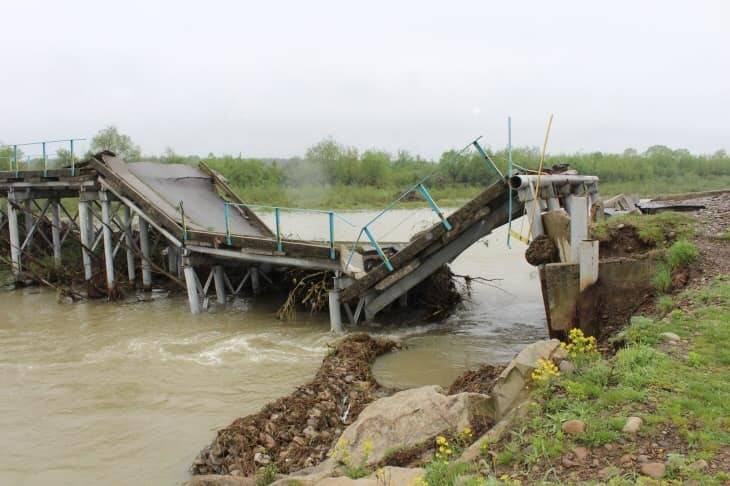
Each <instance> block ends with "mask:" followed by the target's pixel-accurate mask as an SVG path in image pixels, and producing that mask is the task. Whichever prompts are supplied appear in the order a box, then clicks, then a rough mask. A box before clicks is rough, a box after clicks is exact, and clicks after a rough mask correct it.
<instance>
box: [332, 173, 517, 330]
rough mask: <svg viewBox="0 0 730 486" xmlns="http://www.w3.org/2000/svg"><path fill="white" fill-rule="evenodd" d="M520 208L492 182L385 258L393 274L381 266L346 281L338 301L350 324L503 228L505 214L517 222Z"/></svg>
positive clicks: (505, 186) (503, 183)
mask: <svg viewBox="0 0 730 486" xmlns="http://www.w3.org/2000/svg"><path fill="white" fill-rule="evenodd" d="M510 199H512V201H510ZM523 210H524V204H523V203H522V202H521V201H520V200H519V199H518V198H516V192H514V191H511V190H510V188H509V185H508V184H507V182H506V181H505V180H499V181H497V182H496V183H494V184H493V185H492V186H490V187H488V188H487V189H486V190H485V191H483V192H482V193H481V194H479V195H478V196H476V197H475V198H474V199H472V200H471V201H469V202H468V203H466V204H465V205H464V206H462V207H461V208H459V209H458V210H456V211H455V212H454V213H453V214H451V215H450V216H448V218H446V221H447V222H448V223H449V224H448V225H446V224H443V222H440V223H437V224H435V225H434V226H432V227H431V228H430V229H428V230H426V231H424V232H422V233H420V234H419V235H417V237H416V238H414V239H413V240H412V241H411V242H410V243H409V244H408V245H407V246H405V247H404V248H402V249H401V250H400V251H398V252H397V253H396V254H395V255H393V256H392V257H390V258H389V259H388V262H389V263H390V266H391V268H392V270H391V268H388V265H387V263H386V262H383V263H381V264H380V265H378V266H377V267H375V268H373V269H371V270H370V271H369V272H367V273H366V274H365V275H364V276H362V277H361V278H359V279H356V280H345V282H344V285H345V288H344V289H343V290H342V291H341V293H340V299H341V302H343V303H344V305H345V310H346V312H347V314H348V317H349V318H350V320H351V321H352V322H353V323H357V322H358V321H359V319H360V317H361V315H362V314H363V313H364V315H365V319H367V320H370V319H372V318H373V317H374V316H375V315H376V314H377V313H378V312H380V311H381V310H383V309H384V308H385V307H387V306H388V305H390V304H391V303H393V302H394V301H395V300H397V299H398V298H400V297H401V296H403V295H405V294H406V293H407V292H408V291H409V290H410V289H412V288H413V287H415V286H416V285H418V284H419V283H420V282H422V281H423V280H425V279H426V278H428V277H429V276H430V275H432V274H433V273H435V272H437V271H438V270H439V268H441V267H442V266H443V265H445V264H447V263H450V262H452V261H453V260H454V259H455V258H456V257H457V256H459V255H460V254H461V253H462V252H464V251H465V250H466V249H467V248H469V247H470V246H471V245H473V244H474V243H476V242H477V241H478V240H479V239H481V238H483V237H485V236H487V235H488V234H489V233H491V232H492V230H494V229H495V228H497V227H499V226H502V225H504V224H506V223H507V222H508V221H509V220H510V212H511V213H512V217H513V218H516V217H519V216H521V215H522V213H523ZM447 227H450V229H447ZM351 305H354V306H355V308H354V310H353V308H352V306H351Z"/></svg>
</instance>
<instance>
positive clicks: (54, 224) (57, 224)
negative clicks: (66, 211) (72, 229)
mask: <svg viewBox="0 0 730 486" xmlns="http://www.w3.org/2000/svg"><path fill="white" fill-rule="evenodd" d="M51 240H52V241H53V262H54V263H55V264H56V266H61V202H60V201H59V200H58V199H53V200H52V201H51Z"/></svg>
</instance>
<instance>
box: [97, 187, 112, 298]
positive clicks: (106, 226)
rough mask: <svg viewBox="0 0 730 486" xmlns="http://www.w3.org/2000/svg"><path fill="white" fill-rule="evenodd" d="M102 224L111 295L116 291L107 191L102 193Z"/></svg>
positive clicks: (107, 284)
mask: <svg viewBox="0 0 730 486" xmlns="http://www.w3.org/2000/svg"><path fill="white" fill-rule="evenodd" d="M100 197H101V223H102V225H103V227H102V235H103V238H104V264H105V267H106V288H107V291H108V292H109V293H110V294H111V292H112V290H113V289H114V281H115V278H114V240H113V238H112V227H111V224H112V222H111V201H110V200H109V195H108V194H107V192H106V191H101V193H100Z"/></svg>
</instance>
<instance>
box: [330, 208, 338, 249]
mask: <svg viewBox="0 0 730 486" xmlns="http://www.w3.org/2000/svg"><path fill="white" fill-rule="evenodd" d="M329 222H330V258H331V259H332V260H335V259H336V258H337V252H335V213H333V212H331V211H330V213H329Z"/></svg>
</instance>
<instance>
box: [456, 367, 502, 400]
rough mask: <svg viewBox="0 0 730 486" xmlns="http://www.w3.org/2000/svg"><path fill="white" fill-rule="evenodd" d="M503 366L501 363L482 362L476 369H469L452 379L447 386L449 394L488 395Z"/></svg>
mask: <svg viewBox="0 0 730 486" xmlns="http://www.w3.org/2000/svg"><path fill="white" fill-rule="evenodd" d="M504 368H505V367H504V366H503V365H490V364H483V365H481V366H480V367H479V368H477V369H476V370H469V371H467V372H465V373H463V374H462V375H461V376H459V377H458V378H456V380H454V382H453V383H452V384H451V386H450V387H449V395H453V394H455V393H462V392H471V393H483V394H485V395H488V394H489V393H490V392H491V391H492V387H494V382H495V380H496V379H497V377H498V376H499V374H500V373H502V371H503V370H504Z"/></svg>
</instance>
